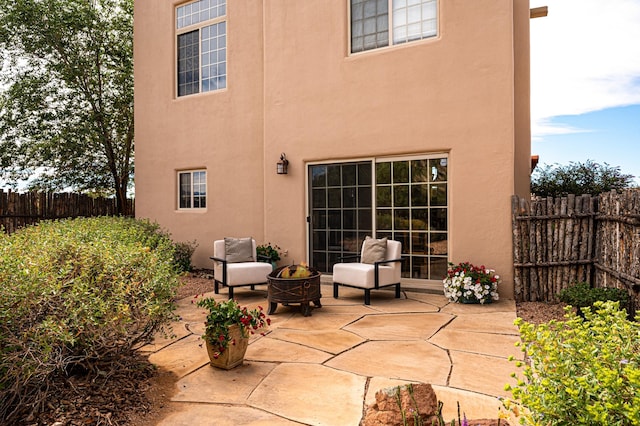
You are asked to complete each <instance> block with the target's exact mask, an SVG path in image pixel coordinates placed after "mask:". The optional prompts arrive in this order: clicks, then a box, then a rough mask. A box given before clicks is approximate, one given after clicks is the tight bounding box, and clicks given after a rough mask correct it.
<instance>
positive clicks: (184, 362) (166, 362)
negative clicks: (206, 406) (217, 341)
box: [149, 334, 209, 377]
mask: <svg viewBox="0 0 640 426" xmlns="http://www.w3.org/2000/svg"><path fill="white" fill-rule="evenodd" d="M149 361H150V362H152V363H153V364H155V365H157V366H159V367H162V368H165V369H167V370H170V371H173V372H174V373H175V374H176V375H177V376H178V377H182V376H184V375H186V374H187V373H190V372H191V371H194V370H197V369H198V368H200V367H202V366H203V365H204V364H207V363H208V362H209V355H207V348H206V347H205V345H204V340H202V339H201V338H200V336H196V335H193V334H192V335H190V336H187V337H185V338H183V339H180V340H178V341H177V342H175V343H174V344H173V345H171V346H168V347H166V348H164V349H163V350H161V351H159V352H156V353H153V354H151V355H149Z"/></svg>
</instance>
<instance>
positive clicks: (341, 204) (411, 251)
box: [308, 155, 448, 280]
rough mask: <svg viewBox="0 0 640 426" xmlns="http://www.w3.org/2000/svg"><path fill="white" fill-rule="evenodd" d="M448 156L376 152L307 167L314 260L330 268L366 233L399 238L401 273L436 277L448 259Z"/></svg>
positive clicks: (328, 270)
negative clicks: (366, 156)
mask: <svg viewBox="0 0 640 426" xmlns="http://www.w3.org/2000/svg"><path fill="white" fill-rule="evenodd" d="M447 167H448V159H447V157H446V156H444V155H436V156H419V157H409V158H402V159H398V158H392V159H386V158H380V159H375V160H371V161H359V162H345V163H331V164H329V163H328V164H314V165H310V166H309V169H308V171H309V212H310V215H309V233H310V245H311V247H310V250H309V252H310V260H311V265H312V266H314V267H316V268H318V269H319V270H320V271H321V272H324V273H331V271H332V270H333V265H334V264H335V263H337V262H339V261H340V258H341V257H343V256H346V255H351V254H357V253H358V252H359V250H360V246H361V245H362V241H363V240H364V238H365V236H367V235H371V236H375V237H377V238H382V237H388V238H390V239H393V240H397V241H400V242H402V252H403V265H402V276H403V277H405V278H413V279H420V280H440V279H442V277H443V276H444V274H445V273H446V269H447V262H448V185H447Z"/></svg>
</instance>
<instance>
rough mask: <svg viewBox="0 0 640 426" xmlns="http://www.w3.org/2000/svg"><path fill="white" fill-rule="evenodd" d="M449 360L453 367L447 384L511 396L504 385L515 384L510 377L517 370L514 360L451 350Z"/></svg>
mask: <svg viewBox="0 0 640 426" xmlns="http://www.w3.org/2000/svg"><path fill="white" fill-rule="evenodd" d="M451 360H452V362H453V369H452V371H451V379H450V381H449V386H451V387H453V388H458V389H467V390H471V391H475V392H479V393H483V394H486V395H493V396H506V397H509V396H511V393H510V392H507V391H505V390H504V385H506V384H507V383H509V384H511V385H514V384H515V379H513V378H511V377H510V376H511V373H514V372H516V371H517V370H518V369H517V368H516V365H515V363H514V362H510V361H508V360H507V359H505V358H498V357H491V356H486V355H478V354H471V353H467V352H456V351H452V352H451ZM437 384H440V383H437Z"/></svg>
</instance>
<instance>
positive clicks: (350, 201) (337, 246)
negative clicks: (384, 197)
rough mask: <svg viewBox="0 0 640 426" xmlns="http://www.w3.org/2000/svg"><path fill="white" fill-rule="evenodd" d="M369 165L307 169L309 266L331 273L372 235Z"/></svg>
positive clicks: (358, 163) (357, 164) (310, 167)
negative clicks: (367, 236) (341, 260)
mask: <svg viewBox="0 0 640 426" xmlns="http://www.w3.org/2000/svg"><path fill="white" fill-rule="evenodd" d="M371 168H372V165H371V162H370V161H366V162H357V163H340V164H319V165H312V166H309V183H310V191H309V192H310V193H309V204H310V213H311V215H310V233H311V234H310V235H311V250H310V262H311V266H313V267H315V268H317V269H318V270H319V271H320V272H325V273H331V272H332V271H333V265H334V264H335V263H338V262H339V261H340V258H341V257H343V256H348V255H352V254H357V253H358V252H359V250H360V246H361V245H362V241H363V240H364V237H365V236H366V235H372V232H373V231H372V230H373V227H372V223H371V222H372V217H373V211H372V194H371V187H372V178H371Z"/></svg>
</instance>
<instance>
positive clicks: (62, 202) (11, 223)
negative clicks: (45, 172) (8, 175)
mask: <svg viewBox="0 0 640 426" xmlns="http://www.w3.org/2000/svg"><path fill="white" fill-rule="evenodd" d="M127 202H128V203H129V205H128V210H127V211H128V212H130V215H131V216H133V215H134V213H135V210H134V209H135V203H134V200H127ZM117 214H118V209H117V205H116V200H115V198H92V197H89V196H88V195H84V194H74V193H52V192H27V193H18V192H12V191H6V192H5V191H4V190H2V189H0V227H3V228H4V231H5V232H8V233H13V232H15V230H16V229H18V228H21V227H23V226H26V225H31V224H34V223H37V222H39V221H41V220H46V219H63V218H72V217H90V216H115V215H117Z"/></svg>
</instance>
